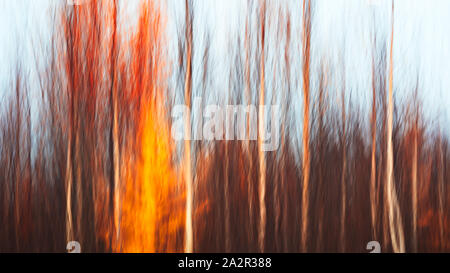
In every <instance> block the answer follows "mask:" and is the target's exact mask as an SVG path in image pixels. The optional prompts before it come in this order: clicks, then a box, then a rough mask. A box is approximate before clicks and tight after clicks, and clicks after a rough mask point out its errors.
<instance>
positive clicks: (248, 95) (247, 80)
mask: <svg viewBox="0 0 450 273" xmlns="http://www.w3.org/2000/svg"><path fill="white" fill-rule="evenodd" d="M249 36H250V33H249V29H248V21H247V22H246V25H245V54H246V56H245V67H246V69H245V83H246V84H245V96H246V100H247V105H251V103H252V98H251V87H250V85H251V82H250V81H251V78H250V69H251V67H250V45H249ZM250 123H251V120H250V117H249V118H248V119H247V129H246V132H247V134H248V136H250V128H251V124H250ZM246 139H247V140H246V149H247V158H248V163H249V168H248V173H247V191H248V214H249V227H248V229H249V234H248V244H249V246H250V245H252V244H253V243H254V236H253V235H254V232H253V230H254V219H253V206H254V204H253V195H254V193H253V192H254V189H253V177H252V175H253V154H252V150H251V148H250V141H249V140H248V139H249V137H247V138H246Z"/></svg>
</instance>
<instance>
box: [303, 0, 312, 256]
mask: <svg viewBox="0 0 450 273" xmlns="http://www.w3.org/2000/svg"><path fill="white" fill-rule="evenodd" d="M310 42H311V1H310V0H303V141H302V143H303V145H302V147H303V158H302V167H303V172H302V175H303V187H302V224H301V249H302V251H304V252H306V251H307V244H308V242H307V239H308V210H309V171H310V154H309V99H310V90H309V69H310V68H309V65H310Z"/></svg>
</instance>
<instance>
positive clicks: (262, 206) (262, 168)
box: [258, 1, 266, 252]
mask: <svg viewBox="0 0 450 273" xmlns="http://www.w3.org/2000/svg"><path fill="white" fill-rule="evenodd" d="M260 20H261V33H260V35H261V56H260V77H261V78H260V92H259V112H258V116H259V117H258V134H259V136H258V154H259V189H258V190H259V233H258V234H259V236H258V245H259V250H260V251H261V252H264V242H265V241H264V239H265V229H266V203H265V196H266V159H265V154H264V151H263V149H262V144H263V143H262V137H263V134H264V131H265V120H264V118H265V117H264V99H265V98H264V96H265V75H264V73H265V71H264V70H265V69H264V62H265V55H264V40H265V20H266V2H265V1H263V4H262V7H261V10H260Z"/></svg>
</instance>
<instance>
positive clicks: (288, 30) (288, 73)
mask: <svg viewBox="0 0 450 273" xmlns="http://www.w3.org/2000/svg"><path fill="white" fill-rule="evenodd" d="M290 42H291V22H290V15H289V14H288V15H287V22H286V47H285V49H284V59H285V65H286V83H287V84H286V93H285V96H284V98H285V100H286V101H287V100H288V95H289V94H290V92H291V90H290V88H291V67H290V61H289V46H290ZM282 107H283V120H286V112H287V111H286V107H285V104H282ZM285 137H286V128H285V125H284V123H282V125H281V153H282V156H281V166H282V169H281V187H282V191H283V220H282V230H283V250H284V251H285V252H288V250H289V248H288V245H289V243H288V240H289V236H288V225H289V224H288V222H289V221H288V205H289V203H288V200H289V189H288V184H287V179H286V156H287V149H286V141H285Z"/></svg>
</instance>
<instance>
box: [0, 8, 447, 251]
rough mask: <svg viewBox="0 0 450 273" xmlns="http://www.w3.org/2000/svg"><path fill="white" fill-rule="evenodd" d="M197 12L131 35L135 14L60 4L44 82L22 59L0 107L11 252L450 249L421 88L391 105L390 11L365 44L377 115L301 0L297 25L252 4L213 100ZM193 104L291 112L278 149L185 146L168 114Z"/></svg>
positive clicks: (440, 149) (233, 38)
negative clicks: (372, 245) (170, 27)
mask: <svg viewBox="0 0 450 273" xmlns="http://www.w3.org/2000/svg"><path fill="white" fill-rule="evenodd" d="M198 1H202V0H179V1H178V2H179V5H180V6H181V9H182V10H183V12H182V13H180V14H181V16H180V17H179V18H174V17H172V16H168V15H167V10H165V9H164V8H163V7H162V5H160V1H150V0H142V1H139V7H138V9H137V14H135V15H134V16H137V22H136V25H135V26H133V27H132V29H133V31H132V32H129V31H125V29H128V28H127V27H126V23H125V22H126V16H125V15H124V12H123V10H124V6H126V5H127V1H117V0H111V1H101V0H99V1H96V0H91V1H85V3H84V4H82V5H66V4H65V3H62V2H64V1H61V4H56V5H52V8H51V9H50V10H49V11H48V14H49V17H50V20H51V21H52V22H53V24H52V25H53V28H52V30H51V37H52V40H51V42H45V43H41V44H40V46H36V47H35V49H34V53H35V55H34V56H35V59H34V60H32V62H33V63H36V65H34V67H35V69H36V70H37V71H36V73H37V74H38V75H39V76H38V77H37V81H36V82H35V81H32V80H30V78H29V77H28V73H29V72H28V70H27V69H24V66H25V65H24V61H23V60H21V56H20V53H18V54H17V62H16V65H15V67H13V68H11V71H12V73H11V75H12V76H11V77H10V82H11V83H10V85H9V86H8V87H7V90H5V92H4V94H7V95H4V96H2V100H1V101H0V152H1V153H0V219H1V223H2V224H1V225H0V252H66V251H67V250H66V245H67V243H68V242H69V241H78V242H80V245H81V248H82V249H81V250H82V252H368V251H367V250H366V245H367V243H368V242H369V241H378V242H380V244H381V248H382V252H449V251H450V214H449V211H450V210H449V202H450V191H449V190H448V186H449V185H450V147H449V139H448V137H447V136H448V135H447V134H446V133H445V128H446V127H445V125H444V124H439V123H438V122H430V120H432V119H433V117H429V116H427V115H426V113H427V108H426V107H424V104H423V103H422V98H423V97H424V96H426V95H427V90H424V89H423V88H422V87H421V75H420V74H419V73H418V74H417V77H415V78H408V79H405V78H402V79H401V80H402V81H405V80H408V81H411V82H413V86H414V88H413V89H412V90H410V92H409V93H408V96H406V98H405V99H404V100H402V101H399V100H397V99H396V98H397V96H395V92H396V91H397V89H398V88H396V86H397V82H398V81H400V80H397V79H398V78H399V77H397V75H396V73H395V72H396V71H398V69H393V67H394V66H395V65H396V64H395V62H394V61H393V48H394V47H395V45H396V44H395V42H394V41H395V38H396V36H395V34H396V33H395V32H394V31H393V30H394V24H395V17H394V16H393V15H394V14H395V12H394V10H395V3H394V2H395V1H392V16H390V19H389V20H390V21H389V23H388V24H387V25H389V27H388V28H386V29H382V30H380V31H374V32H371V33H372V34H371V39H370V41H369V42H370V45H371V48H372V49H371V52H370V56H369V58H368V59H370V64H368V65H369V67H371V71H370V73H369V75H368V77H369V79H370V82H371V84H370V88H368V89H367V90H362V91H361V90H360V92H364V93H365V94H366V97H369V98H370V102H371V103H370V106H369V109H366V110H367V111H363V110H362V109H363V106H361V105H358V100H357V99H356V100H355V99H354V98H353V97H352V96H354V94H355V93H353V92H352V90H351V88H349V87H348V86H350V84H349V83H348V82H346V80H345V79H346V77H345V75H344V74H345V71H346V69H345V65H346V64H345V62H342V61H336V63H338V65H334V64H331V61H330V60H329V59H330V58H336V59H339V58H338V57H335V56H321V57H320V58H317V55H314V54H312V51H313V48H312V46H311V40H312V39H314V37H315V36H314V21H315V20H320V18H318V17H317V16H316V14H315V1H314V0H298V1H297V2H298V3H297V4H296V5H295V6H296V7H297V8H298V10H299V11H300V14H301V17H300V18H296V17H294V16H290V13H291V10H290V9H288V8H282V6H283V3H282V2H283V1H279V2H278V1H269V0H267V1H265V0H261V1H251V0H249V1H248V8H247V10H246V11H245V12H246V13H247V15H246V16H245V19H244V20H242V21H241V22H240V27H241V28H242V30H243V31H241V32H236V33H230V35H229V37H228V40H227V43H228V44H227V45H225V48H226V52H223V53H222V54H224V55H226V56H225V57H224V60H227V61H228V62H229V67H230V69H229V70H228V71H227V72H226V73H220V74H221V77H222V78H226V81H225V82H226V83H227V86H222V90H224V91H223V92H222V93H218V92H217V91H215V90H212V89H213V88H212V86H214V84H213V83H214V82H215V81H217V80H218V79H217V76H216V75H217V73H212V71H214V69H215V67H214V66H215V65H216V64H215V61H214V56H215V55H217V54H216V53H215V52H213V51H212V46H211V44H210V41H211V36H213V35H214V30H213V29H211V30H210V31H209V32H205V33H203V32H202V33H199V32H198V31H197V27H196V24H200V20H199V18H198V17H197V14H196V12H195V11H196V9H195V5H196V4H197V2H198ZM280 2H281V3H280ZM280 5H281V8H280V7H279V6H280ZM275 6H276V8H274V7H275ZM389 12H391V10H389ZM389 14H391V13H389ZM169 20H172V21H176V26H177V28H176V30H177V33H176V34H177V36H176V37H168V36H169V35H168V32H167V31H166V26H167V23H168V21H169ZM294 20H298V22H295V25H299V26H300V28H299V29H298V28H294V27H293V25H294ZM169 38H170V39H175V40H176V43H175V44H176V47H175V48H169V47H168V46H167V45H168V39H169ZM342 54H345V52H344V50H343V53H342ZM216 61H217V60H216ZM312 64H314V65H312ZM317 64H319V65H317ZM42 67H44V69H42ZM317 67H319V69H316V68H317ZM221 80H223V79H221ZM194 97H201V98H202V99H203V100H204V101H203V103H205V104H206V103H216V104H219V105H265V104H278V105H280V106H281V122H280V128H278V129H279V130H278V131H279V135H280V145H279V148H278V149H277V150H275V151H270V152H264V151H262V150H261V145H262V141H261V140H260V139H258V140H243V141H240V140H216V141H205V140H204V141H194V140H192V141H191V140H185V141H175V140H173V138H172V136H171V126H172V116H171V111H172V107H173V106H174V105H175V104H180V103H181V104H185V105H187V106H189V107H191V106H192V102H193V100H194ZM366 112H367V113H369V115H367V114H366ZM194 115H195V114H194V113H192V114H191V115H190V116H188V117H186V118H185V120H184V122H185V123H184V124H185V129H186V131H187V132H191V130H194V129H195V128H197V126H198V125H195V124H194V122H193V120H194ZM266 119H267V117H265V118H264V115H262V119H261V115H260V117H259V122H258V129H261V128H260V127H266V126H268V124H267V122H264V121H265V120H266ZM447 128H448V127H447Z"/></svg>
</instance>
